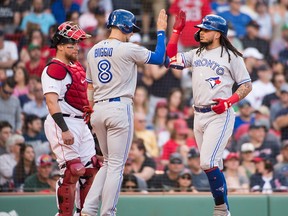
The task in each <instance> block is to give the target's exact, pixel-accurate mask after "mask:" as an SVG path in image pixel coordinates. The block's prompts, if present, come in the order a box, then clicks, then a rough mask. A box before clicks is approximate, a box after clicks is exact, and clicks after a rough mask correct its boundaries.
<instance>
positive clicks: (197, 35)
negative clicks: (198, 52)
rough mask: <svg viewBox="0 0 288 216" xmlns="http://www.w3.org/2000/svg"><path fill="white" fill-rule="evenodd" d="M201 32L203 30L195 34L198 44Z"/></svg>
mask: <svg viewBox="0 0 288 216" xmlns="http://www.w3.org/2000/svg"><path fill="white" fill-rule="evenodd" d="M200 32H201V29H200V30H198V31H197V32H196V33H195V34H194V39H195V41H196V42H200Z"/></svg>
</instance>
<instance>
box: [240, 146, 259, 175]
mask: <svg viewBox="0 0 288 216" xmlns="http://www.w3.org/2000/svg"><path fill="white" fill-rule="evenodd" d="M254 151H255V147H254V145H253V144H252V143H243V144H242V146H241V150H240V160H241V161H240V168H241V169H242V170H243V171H244V173H245V174H246V176H247V177H248V178H249V179H250V177H251V175H253V174H254V173H255V171H256V167H255V163H254V162H253V159H254Z"/></svg>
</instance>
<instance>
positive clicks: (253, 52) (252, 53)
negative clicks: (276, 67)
mask: <svg viewBox="0 0 288 216" xmlns="http://www.w3.org/2000/svg"><path fill="white" fill-rule="evenodd" d="M243 57H244V58H249V57H252V58H256V59H258V60H261V59H263V58H264V56H263V54H262V53H260V52H259V51H258V49H256V48H254V47H248V48H246V49H245V50H244V51H243Z"/></svg>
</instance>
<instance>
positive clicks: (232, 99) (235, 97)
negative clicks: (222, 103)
mask: <svg viewBox="0 0 288 216" xmlns="http://www.w3.org/2000/svg"><path fill="white" fill-rule="evenodd" d="M228 100H229V102H230V103H231V105H232V104H235V103H237V102H238V101H239V100H240V97H239V95H238V94H236V93H234V94H233V95H232V96H231V97H230V98H229V99H228Z"/></svg>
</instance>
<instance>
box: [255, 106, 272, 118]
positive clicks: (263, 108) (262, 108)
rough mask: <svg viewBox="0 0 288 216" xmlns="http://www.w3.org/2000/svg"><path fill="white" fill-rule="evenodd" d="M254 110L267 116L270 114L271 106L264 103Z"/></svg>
mask: <svg viewBox="0 0 288 216" xmlns="http://www.w3.org/2000/svg"><path fill="white" fill-rule="evenodd" d="M254 112H255V113H260V114H262V115H265V116H270V111H269V108H268V107H267V106H264V105H262V106H260V107H259V108H258V109H256V110H255V111H254Z"/></svg>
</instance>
